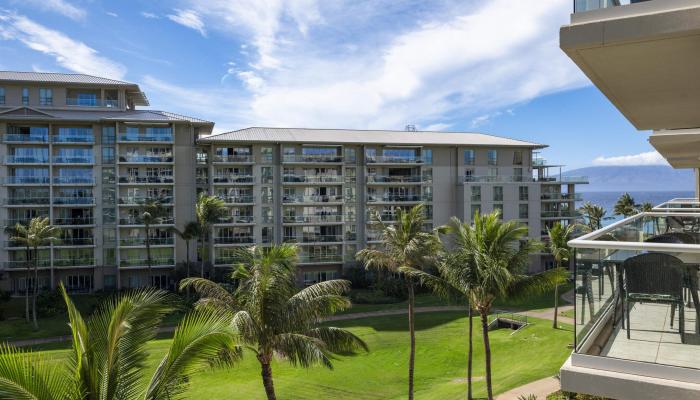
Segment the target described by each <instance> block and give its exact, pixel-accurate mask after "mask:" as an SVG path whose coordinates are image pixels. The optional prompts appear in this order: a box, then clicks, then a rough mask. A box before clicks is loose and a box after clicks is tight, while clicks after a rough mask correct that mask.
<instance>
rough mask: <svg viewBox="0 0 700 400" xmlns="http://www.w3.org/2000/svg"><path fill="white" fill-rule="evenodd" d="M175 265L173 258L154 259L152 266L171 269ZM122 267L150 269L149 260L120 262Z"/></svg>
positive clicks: (135, 259)
mask: <svg viewBox="0 0 700 400" xmlns="http://www.w3.org/2000/svg"><path fill="white" fill-rule="evenodd" d="M174 265H175V260H174V259H172V258H152V259H151V266H154V267H171V266H174ZM119 266H120V267H143V268H146V267H148V260H147V259H145V258H130V259H127V260H120V262H119Z"/></svg>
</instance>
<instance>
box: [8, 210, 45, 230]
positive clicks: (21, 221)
mask: <svg viewBox="0 0 700 400" xmlns="http://www.w3.org/2000/svg"><path fill="white" fill-rule="evenodd" d="M48 217H49V215H48V213H47V214H39V215H36V216H34V217H29V218H8V219H6V220H5V221H4V222H3V226H5V227H13V226H15V225H17V224H20V225H29V222H30V221H31V220H32V219H33V218H48Z"/></svg>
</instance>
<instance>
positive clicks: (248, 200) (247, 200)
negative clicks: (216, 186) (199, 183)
mask: <svg viewBox="0 0 700 400" xmlns="http://www.w3.org/2000/svg"><path fill="white" fill-rule="evenodd" d="M216 197H218V198H220V199H221V200H223V201H224V203H226V204H252V203H254V202H255V197H254V196H253V195H233V196H227V195H221V194H217V195H216Z"/></svg>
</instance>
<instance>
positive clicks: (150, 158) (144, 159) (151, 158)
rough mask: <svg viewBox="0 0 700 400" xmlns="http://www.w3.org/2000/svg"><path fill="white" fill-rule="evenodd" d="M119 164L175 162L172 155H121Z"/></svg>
mask: <svg viewBox="0 0 700 400" xmlns="http://www.w3.org/2000/svg"><path fill="white" fill-rule="evenodd" d="M119 162H127V163H171V162H173V156H172V154H168V155H162V156H156V155H140V154H125V155H122V154H120V155H119Z"/></svg>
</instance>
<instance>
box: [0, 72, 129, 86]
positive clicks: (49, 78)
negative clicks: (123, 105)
mask: <svg viewBox="0 0 700 400" xmlns="http://www.w3.org/2000/svg"><path fill="white" fill-rule="evenodd" d="M0 81H19V82H45V83H77V84H86V85H117V86H138V85H137V84H135V83H131V82H125V81H118V80H114V79H107V78H101V77H99V76H92V75H85V74H65V73H59V72H24V71H0Z"/></svg>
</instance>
